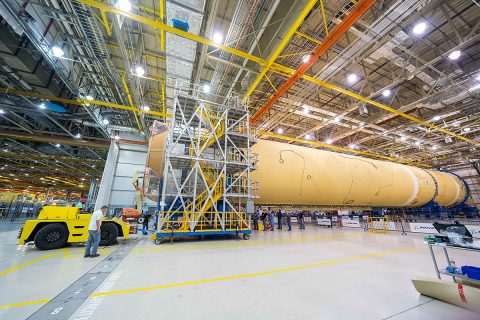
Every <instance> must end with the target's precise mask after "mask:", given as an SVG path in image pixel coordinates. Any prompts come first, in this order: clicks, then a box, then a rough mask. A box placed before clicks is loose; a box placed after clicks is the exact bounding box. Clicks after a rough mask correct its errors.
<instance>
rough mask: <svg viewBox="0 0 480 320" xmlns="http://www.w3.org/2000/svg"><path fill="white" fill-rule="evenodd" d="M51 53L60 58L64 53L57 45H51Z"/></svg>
mask: <svg viewBox="0 0 480 320" xmlns="http://www.w3.org/2000/svg"><path fill="white" fill-rule="evenodd" d="M52 54H53V55H54V56H55V57H57V58H60V57H63V55H64V54H65V52H63V49H62V48H60V47H57V46H53V47H52Z"/></svg>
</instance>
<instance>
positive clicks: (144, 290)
mask: <svg viewBox="0 0 480 320" xmlns="http://www.w3.org/2000/svg"><path fill="white" fill-rule="evenodd" d="M6 229H7V230H6ZM16 233H17V231H16V230H11V229H10V230H8V228H5V227H3V230H2V227H1V226H0V319H9V320H10V319H26V318H28V317H29V316H30V315H32V314H34V316H33V317H32V318H31V319H40V318H42V319H54V318H55V319H134V318H138V319H147V318H152V317H155V318H156V319H166V318H167V319H320V318H321V319H395V320H399V319H402V320H403V319H422V320H425V319H435V320H441V319H448V320H451V319H455V320H461V319H465V320H466V319H480V315H479V314H474V313H472V312H469V311H467V310H464V309H461V308H458V307H456V306H453V305H449V304H446V303H443V302H440V301H437V300H433V299H431V298H428V297H424V296H420V295H419V294H418V293H417V292H416V291H415V289H414V287H413V285H412V284H411V281H410V279H411V278H412V277H414V276H415V275H427V276H434V271H433V267H432V262H431V258H430V255H429V253H428V251H427V248H426V247H425V246H424V245H423V240H422V239H423V236H415V235H409V236H401V235H400V234H398V233H393V232H392V233H388V234H372V233H368V232H363V231H361V230H355V229H346V228H345V229H342V230H339V229H333V230H331V229H324V228H314V227H311V226H307V229H306V230H298V229H294V230H293V231H292V232H287V231H280V232H279V231H278V230H275V232H262V231H260V232H256V233H253V234H252V237H251V239H250V240H249V241H244V240H233V239H232V240H204V241H198V242H197V241H184V242H178V243H173V244H170V243H168V244H162V245H160V246H156V245H154V244H153V243H152V242H151V241H150V240H148V239H146V238H145V237H142V236H136V237H134V239H131V240H128V243H131V244H134V245H135V246H134V247H133V249H131V251H129V252H128V254H127V255H126V257H125V258H118V257H117V258H110V260H109V258H108V256H109V255H112V254H113V255H115V254H116V253H114V252H116V251H115V250H117V249H119V248H120V249H119V250H120V251H122V250H124V248H126V247H128V246H127V245H126V242H124V241H121V242H120V244H119V245H116V246H113V247H109V248H105V249H102V250H101V253H102V257H101V258H96V259H91V258H89V259H84V258H83V247H82V246H81V245H77V246H70V247H68V248H66V249H62V250H57V251H39V250H37V249H36V248H35V247H32V246H26V247H21V246H17V245H16ZM125 250H126V249H125ZM127 251H128V250H126V251H125V252H127ZM117 252H118V251H117ZM110 257H113V256H110ZM439 257H442V256H439ZM454 257H455V258H456V261H457V265H461V264H467V263H471V264H472V263H473V262H476V264H478V261H479V260H478V256H477V257H475V255H469V254H468V252H467V253H464V252H458V253H456V255H455V256H454ZM102 260H103V262H102ZM112 261H117V262H118V265H116V266H114V267H112V270H108V272H107V273H106V275H107V276H108V277H107V278H106V279H105V280H104V281H103V282H101V283H99V286H98V287H97V288H96V289H95V293H94V294H93V295H89V296H86V300H85V301H83V300H81V299H80V300H78V301H79V302H78V303H77V306H76V307H74V308H73V309H72V310H71V312H72V313H71V314H72V315H71V316H62V312H66V309H68V308H67V305H69V303H70V302H68V301H66V300H65V302H63V303H64V305H65V309H63V305H62V301H63V300H62V299H63V297H64V296H65V293H63V294H62V295H60V296H58V297H57V298H56V301H60V305H62V307H59V308H54V309H52V310H53V311H52V310H50V309H48V308H47V307H50V306H51V304H48V305H47V306H46V307H44V308H43V309H41V307H42V306H43V305H45V304H46V303H48V302H49V301H50V300H51V299H53V298H54V297H56V296H57V295H58V294H59V293H60V292H62V291H63V290H65V289H66V288H71V286H72V284H73V283H74V282H75V281H76V280H77V279H79V278H81V277H82V276H83V275H84V274H86V273H87V272H89V271H90V270H91V269H93V270H92V271H91V273H90V274H92V273H93V274H97V273H96V272H97V270H98V269H103V268H104V267H105V265H107V267H105V268H107V269H108V265H109V264H111V262H112ZM440 261H442V260H440ZM442 263H443V261H442ZM95 268H96V269H95ZM110 271H111V272H110ZM87 275H88V274H87ZM80 291H81V290H77V292H74V293H78V292H80ZM68 294H69V293H68V290H67V295H68ZM70 294H71V295H74V294H73V293H70ZM71 299H75V298H70V300H69V301H71ZM67 302H68V303H67ZM39 309H40V311H38V310H39ZM47 309H48V310H47ZM42 311H47V312H48V313H49V314H51V315H52V316H45V315H44V314H45V312H43V313H42ZM36 312H37V313H36ZM67 314H68V312H67Z"/></svg>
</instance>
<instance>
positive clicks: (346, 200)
mask: <svg viewBox="0 0 480 320" xmlns="http://www.w3.org/2000/svg"><path fill="white" fill-rule="evenodd" d="M252 152H254V153H258V154H259V163H258V169H257V170H256V171H253V172H252V173H251V179H252V181H258V182H259V186H260V191H259V195H260V198H259V199H258V200H256V201H255V202H256V203H259V204H278V205H316V206H322V205H325V206H337V207H420V206H423V205H425V204H427V203H428V202H430V201H431V200H434V201H436V202H437V203H438V204H439V205H440V206H455V205H457V204H459V203H461V202H462V201H463V199H464V198H465V195H466V186H465V185H464V183H463V181H462V180H460V179H459V178H458V177H457V176H455V175H453V174H451V173H447V172H440V171H434V170H427V169H421V168H417V167H412V166H407V165H403V164H398V163H392V162H387V161H381V160H372V159H368V158H362V157H358V156H350V155H346V154H341V153H334V152H329V151H323V150H316V149H311V148H306V147H301V146H296V145H290V144H285V143H280V142H275V141H267V140H259V141H258V143H256V144H255V145H254V146H253V147H252Z"/></svg>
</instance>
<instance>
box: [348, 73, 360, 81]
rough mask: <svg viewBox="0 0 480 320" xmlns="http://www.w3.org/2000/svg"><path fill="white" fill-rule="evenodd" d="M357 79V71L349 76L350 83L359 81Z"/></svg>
mask: <svg viewBox="0 0 480 320" xmlns="http://www.w3.org/2000/svg"><path fill="white" fill-rule="evenodd" d="M357 80H358V76H357V75H356V74H355V73H350V74H349V75H348V76H347V81H348V83H355V82H357Z"/></svg>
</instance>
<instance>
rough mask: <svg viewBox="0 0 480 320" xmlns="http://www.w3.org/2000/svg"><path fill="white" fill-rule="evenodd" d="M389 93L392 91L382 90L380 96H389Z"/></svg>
mask: <svg viewBox="0 0 480 320" xmlns="http://www.w3.org/2000/svg"><path fill="white" fill-rule="evenodd" d="M390 94H392V91H391V90H390V89H386V90H383V92H382V96H384V97H385V98H387V97H390Z"/></svg>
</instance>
